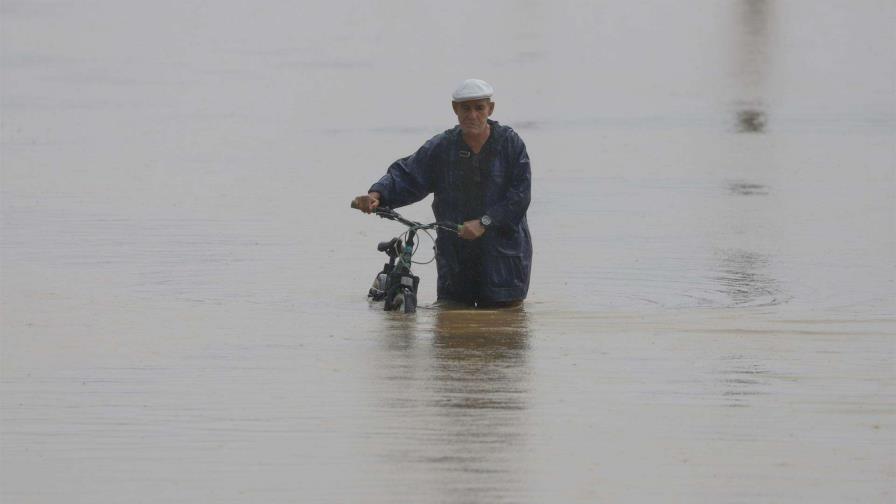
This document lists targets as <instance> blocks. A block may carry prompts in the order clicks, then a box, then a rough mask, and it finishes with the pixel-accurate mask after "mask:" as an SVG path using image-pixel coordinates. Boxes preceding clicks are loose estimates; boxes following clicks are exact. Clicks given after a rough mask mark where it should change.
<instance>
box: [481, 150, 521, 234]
mask: <svg viewBox="0 0 896 504" xmlns="http://www.w3.org/2000/svg"><path fill="white" fill-rule="evenodd" d="M511 135H512V136H511V138H509V139H508V142H507V143H508V145H507V148H508V149H509V151H510V155H509V158H510V161H509V166H510V169H509V172H510V187H509V188H508V190H507V194H506V195H505V196H504V198H503V199H501V200H500V201H498V202H497V203H495V204H494V205H492V206H491V207H489V208H488V209H486V211H485V213H486V214H487V215H488V216H489V217H491V219H492V222H493V223H494V224H495V225H498V226H506V227H515V226H517V225H518V224H519V223H520V220H521V219H522V218H523V216H524V215H526V210H527V209H528V208H529V201H530V200H531V198H532V171H531V168H530V166H529V153H527V152H526V144H524V143H523V139H522V138H520V137H519V136H518V135H517V134H516V133H511Z"/></svg>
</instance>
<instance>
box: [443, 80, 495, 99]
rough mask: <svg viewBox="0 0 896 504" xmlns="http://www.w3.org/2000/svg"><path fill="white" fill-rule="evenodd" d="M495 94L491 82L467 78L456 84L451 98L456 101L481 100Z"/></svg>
mask: <svg viewBox="0 0 896 504" xmlns="http://www.w3.org/2000/svg"><path fill="white" fill-rule="evenodd" d="M493 94H495V88H493V87H492V85H491V84H489V83H488V82H485V81H484V80H479V79H467V80H465V81H463V82H461V83H460V85H459V86H457V89H455V90H454V93H453V94H452V95H451V100H452V101H456V102H463V101H470V100H481V99H483V98H491V97H492V95H493Z"/></svg>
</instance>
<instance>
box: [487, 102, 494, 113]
mask: <svg viewBox="0 0 896 504" xmlns="http://www.w3.org/2000/svg"><path fill="white" fill-rule="evenodd" d="M494 112H495V102H493V101H490V102H488V116H489V117H491V116H492V114H493V113H494Z"/></svg>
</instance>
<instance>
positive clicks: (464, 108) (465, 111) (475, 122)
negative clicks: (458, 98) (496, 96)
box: [451, 98, 495, 134]
mask: <svg viewBox="0 0 896 504" xmlns="http://www.w3.org/2000/svg"><path fill="white" fill-rule="evenodd" d="M451 106H452V108H454V113H455V114H457V123H458V124H460V129H462V130H463V132H464V133H473V134H475V133H482V132H483V131H485V128H486V125H487V124H488V121H487V120H488V118H489V116H491V115H492V112H494V111H495V102H493V101H491V99H489V98H483V99H481V100H470V101H464V102H451Z"/></svg>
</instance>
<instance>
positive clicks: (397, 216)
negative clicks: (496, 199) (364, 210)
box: [351, 200, 463, 232]
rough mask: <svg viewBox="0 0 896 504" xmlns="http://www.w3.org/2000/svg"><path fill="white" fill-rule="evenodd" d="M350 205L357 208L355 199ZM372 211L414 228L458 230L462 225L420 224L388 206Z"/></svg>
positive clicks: (443, 223) (442, 223)
mask: <svg viewBox="0 0 896 504" xmlns="http://www.w3.org/2000/svg"><path fill="white" fill-rule="evenodd" d="M351 207H352V208H354V209H356V210H357V209H358V204H357V203H355V200H352V203H351ZM373 213H375V214H377V215H379V216H380V217H381V218H383V219H389V220H394V221H396V222H400V223H402V224H404V225H405V226H407V227H410V228H416V229H431V228H442V229H445V230H446V231H455V232H458V231H460V228H461V227H463V226H461V225H460V224H455V223H453V222H433V223H430V224H421V223H419V222H415V221H412V220H408V219H405V218H404V217H402V216H401V215H400V214H399V213H398V212H396V211H395V210H392V209H391V208H389V207H379V208H374V209H373Z"/></svg>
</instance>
